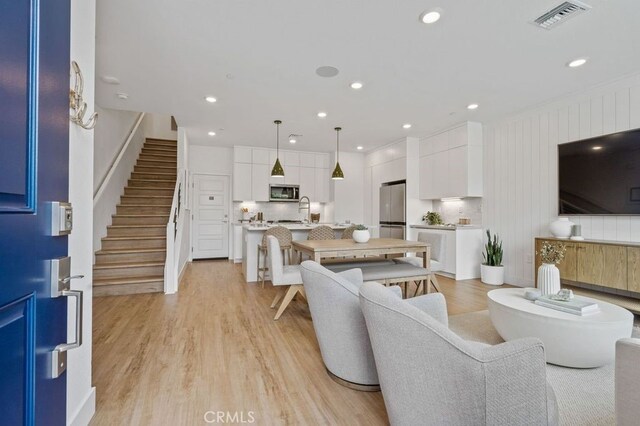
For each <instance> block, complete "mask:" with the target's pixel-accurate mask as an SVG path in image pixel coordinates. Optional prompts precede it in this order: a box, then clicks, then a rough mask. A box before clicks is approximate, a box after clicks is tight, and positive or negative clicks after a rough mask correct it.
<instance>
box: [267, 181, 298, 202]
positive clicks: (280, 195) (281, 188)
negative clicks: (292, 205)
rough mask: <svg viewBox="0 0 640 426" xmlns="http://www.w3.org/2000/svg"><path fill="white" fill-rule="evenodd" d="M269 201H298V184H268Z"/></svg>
mask: <svg viewBox="0 0 640 426" xmlns="http://www.w3.org/2000/svg"><path fill="white" fill-rule="evenodd" d="M269 201H292V202H296V203H297V202H298V201H300V185H269Z"/></svg>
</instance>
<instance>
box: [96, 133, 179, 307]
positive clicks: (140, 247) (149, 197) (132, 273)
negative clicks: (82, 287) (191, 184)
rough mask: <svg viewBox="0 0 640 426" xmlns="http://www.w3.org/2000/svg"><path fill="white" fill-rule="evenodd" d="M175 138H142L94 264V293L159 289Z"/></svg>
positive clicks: (175, 148)
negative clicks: (126, 183)
mask: <svg viewBox="0 0 640 426" xmlns="http://www.w3.org/2000/svg"><path fill="white" fill-rule="evenodd" d="M176 155H177V144H176V141H168V140H161V139H146V141H145V143H144V146H143V147H142V152H141V153H140V156H139V157H138V161H137V163H136V165H135V168H134V170H133V173H131V178H130V179H129V182H128V185H127V186H126V187H125V189H124V195H123V196H122V197H121V198H120V204H118V206H117V207H116V214H115V215H113V216H112V217H113V220H112V224H111V225H110V226H109V227H107V236H106V237H105V238H103V239H102V247H101V250H99V251H97V252H96V263H95V265H94V266H93V294H94V296H115V295H123V294H135V293H153V292H161V291H163V290H164V263H165V256H166V228H167V222H168V221H169V213H170V210H171V201H172V199H173V192H174V188H175V184H176V168H177V164H176Z"/></svg>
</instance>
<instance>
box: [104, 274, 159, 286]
mask: <svg viewBox="0 0 640 426" xmlns="http://www.w3.org/2000/svg"><path fill="white" fill-rule="evenodd" d="M155 281H164V276H162V275H150V276H146V277H132V278H96V279H95V280H93V285H114V284H115V285H118V284H120V285H124V284H137V283H150V282H155Z"/></svg>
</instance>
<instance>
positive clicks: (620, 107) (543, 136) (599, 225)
mask: <svg viewBox="0 0 640 426" xmlns="http://www.w3.org/2000/svg"><path fill="white" fill-rule="evenodd" d="M638 127H640V75H635V76H632V77H627V78H624V79H621V80H618V81H615V82H612V83H609V84H604V85H601V86H598V87H596V88H593V89H590V90H585V91H584V92H582V93H578V94H574V95H572V96H567V97H564V98H562V99H559V100H557V101H554V102H551V103H549V104H546V105H543V106H540V107H537V108H532V109H530V110H527V111H525V112H522V113H520V114H517V115H514V116H512V117H508V118H505V119H502V120H498V121H496V122H494V123H489V125H487V126H486V127H485V129H486V132H485V144H484V182H485V183H484V200H483V204H484V212H483V221H484V223H485V226H486V227H488V228H490V229H491V230H492V231H494V232H498V233H499V234H500V236H501V237H502V238H503V240H504V248H505V256H504V263H505V279H506V281H507V282H508V283H511V284H516V285H533V277H534V265H533V262H532V260H533V255H534V241H533V239H534V237H535V236H546V235H549V231H548V226H549V223H550V222H551V221H553V220H555V218H556V217H557V193H558V184H557V178H558V172H557V165H558V159H557V145H558V144H560V143H565V142H570V141H575V140H579V139H585V138H590V137H594V136H599V135H602V134H607V133H613V132H617V131H623V130H628V129H632V128H638ZM571 220H572V221H574V222H575V223H579V224H581V225H582V233H583V235H584V237H585V238H592V239H605V240H615V241H640V217H638V216H633V217H631V216H580V217H572V218H571Z"/></svg>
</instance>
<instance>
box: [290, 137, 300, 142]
mask: <svg viewBox="0 0 640 426" xmlns="http://www.w3.org/2000/svg"><path fill="white" fill-rule="evenodd" d="M296 142H298V140H297V139H296V138H289V143H296Z"/></svg>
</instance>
